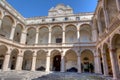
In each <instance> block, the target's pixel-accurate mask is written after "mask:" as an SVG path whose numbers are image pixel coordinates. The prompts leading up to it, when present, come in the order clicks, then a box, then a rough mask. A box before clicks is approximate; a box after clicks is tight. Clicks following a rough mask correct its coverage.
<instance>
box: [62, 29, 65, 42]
mask: <svg viewBox="0 0 120 80" xmlns="http://www.w3.org/2000/svg"><path fill="white" fill-rule="evenodd" d="M62 43H63V44H64V43H65V28H64V29H63V33H62Z"/></svg>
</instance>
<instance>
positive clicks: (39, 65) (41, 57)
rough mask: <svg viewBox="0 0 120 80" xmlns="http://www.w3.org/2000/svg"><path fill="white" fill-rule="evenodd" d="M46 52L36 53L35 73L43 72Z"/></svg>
mask: <svg viewBox="0 0 120 80" xmlns="http://www.w3.org/2000/svg"><path fill="white" fill-rule="evenodd" d="M46 55H47V54H46V52H45V51H44V50H39V51H38V52H37V59H36V70H37V71H45V69H46Z"/></svg>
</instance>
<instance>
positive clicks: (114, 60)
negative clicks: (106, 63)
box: [110, 49, 119, 80]
mask: <svg viewBox="0 0 120 80" xmlns="http://www.w3.org/2000/svg"><path fill="white" fill-rule="evenodd" d="M110 59H111V65H112V71H113V79H115V80H117V79H118V77H119V67H118V60H117V53H116V49H110Z"/></svg>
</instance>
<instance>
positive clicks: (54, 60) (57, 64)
mask: <svg viewBox="0 0 120 80" xmlns="http://www.w3.org/2000/svg"><path fill="white" fill-rule="evenodd" d="M50 63H51V64H50V70H52V71H60V70H61V52H60V51H59V50H53V51H51V54H50Z"/></svg>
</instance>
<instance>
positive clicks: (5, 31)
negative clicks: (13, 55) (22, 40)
mask: <svg viewBox="0 0 120 80" xmlns="http://www.w3.org/2000/svg"><path fill="white" fill-rule="evenodd" d="M13 25H14V20H13V19H12V18H11V17H10V16H8V15H6V16H4V17H3V19H2V24H1V28H0V35H1V36H3V37H5V38H7V39H9V38H10V34H11V29H12V27H13Z"/></svg>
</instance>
